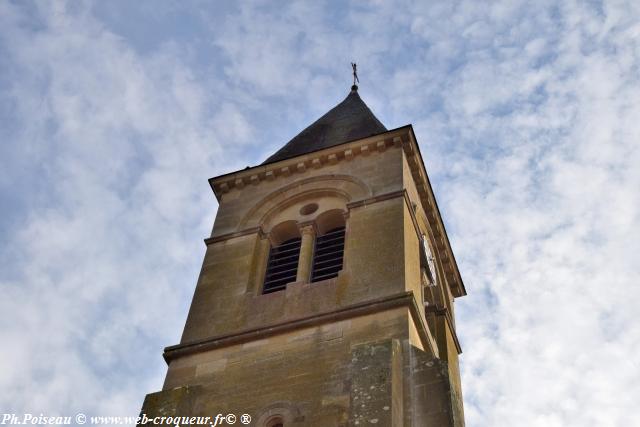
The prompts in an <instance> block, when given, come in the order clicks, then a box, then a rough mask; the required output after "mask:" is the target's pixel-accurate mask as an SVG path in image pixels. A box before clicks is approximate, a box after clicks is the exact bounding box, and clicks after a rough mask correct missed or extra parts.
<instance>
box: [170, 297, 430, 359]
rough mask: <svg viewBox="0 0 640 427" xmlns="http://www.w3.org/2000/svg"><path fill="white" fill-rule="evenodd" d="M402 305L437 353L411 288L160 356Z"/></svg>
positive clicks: (177, 347)
mask: <svg viewBox="0 0 640 427" xmlns="http://www.w3.org/2000/svg"><path fill="white" fill-rule="evenodd" d="M401 307H406V308H408V309H409V311H410V314H411V317H412V319H413V321H414V324H415V326H416V329H417V331H418V335H419V336H420V339H421V341H422V345H423V348H424V350H425V351H426V352H427V353H430V354H431V355H433V356H435V357H438V348H437V347H436V345H435V340H434V338H433V336H432V335H431V333H430V332H429V330H428V329H427V327H426V326H425V324H424V322H423V320H422V317H421V316H420V311H419V309H418V305H417V303H416V299H415V296H414V295H413V292H412V291H408V292H401V293H398V294H395V295H389V296H385V297H382V298H377V299H374V300H371V301H366V302H362V303H357V304H353V305H350V306H346V307H341V308H338V309H337V310H333V311H330V312H325V313H318V314H315V315H312V316H307V317H302V318H299V319H294V320H289V321H286V322H281V323H273V324H270V325H265V326H261V327H258V328H252V329H245V330H241V331H238V332H236V333H233V334H226V335H219V336H214V337H210V338H206V339H203V340H198V341H193V342H189V343H184V344H178V345H173V346H170V347H166V348H165V349H164V353H163V357H164V359H165V361H166V362H167V363H170V362H171V361H172V360H175V359H177V358H179V357H183V356H187V355H192V354H196V353H201V352H204V351H210V350H214V349H217V348H222V347H228V346H231V345H236V344H242V343H245V342H249V341H255V340H260V339H264V338H267V337H270V336H274V335H279V334H283V333H287V332H291V331H294V330H296V329H302V328H309V327H314V326H318V325H322V324H326V323H331V322H336V321H341V320H346V319H351V318H354V317H360V316H366V315H368V314H373V313H378V312H381V311H388V310H392V309H395V308H401Z"/></svg>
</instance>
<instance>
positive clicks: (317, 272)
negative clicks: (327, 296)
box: [311, 227, 344, 282]
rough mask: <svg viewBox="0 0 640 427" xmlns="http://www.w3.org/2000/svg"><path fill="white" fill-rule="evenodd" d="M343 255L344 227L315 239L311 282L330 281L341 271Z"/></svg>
mask: <svg viewBox="0 0 640 427" xmlns="http://www.w3.org/2000/svg"><path fill="white" fill-rule="evenodd" d="M343 255H344V227H339V228H334V229H333V230H331V231H329V232H328V233H326V234H324V235H322V236H320V237H317V238H316V249H315V252H314V254H313V270H312V272H311V281H312V282H318V281H320V280H326V279H331V278H332V277H336V276H337V275H338V272H339V271H340V270H342V257H343Z"/></svg>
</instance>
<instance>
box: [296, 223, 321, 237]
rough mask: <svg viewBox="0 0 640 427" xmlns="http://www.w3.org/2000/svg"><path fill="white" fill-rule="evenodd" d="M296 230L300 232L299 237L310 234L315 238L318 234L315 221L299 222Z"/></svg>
mask: <svg viewBox="0 0 640 427" xmlns="http://www.w3.org/2000/svg"><path fill="white" fill-rule="evenodd" d="M298 230H300V235H301V236H303V235H305V234H311V235H313V236H316V235H317V234H318V227H317V226H316V223H315V221H305V222H299V223H298Z"/></svg>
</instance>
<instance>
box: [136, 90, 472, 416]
mask: <svg viewBox="0 0 640 427" xmlns="http://www.w3.org/2000/svg"><path fill="white" fill-rule="evenodd" d="M209 182H210V184H211V188H212V189H213V192H214V193H215V196H216V198H217V199H218V202H219V208H218V213H217V217H216V219H215V224H214V226H213V231H212V233H211V236H210V237H209V238H207V239H206V240H205V243H206V245H207V250H206V254H205V257H204V262H203V265H202V271H201V272H200V277H199V279H198V283H197V286H196V290H195V294H194V296H193V301H192V303H191V308H190V310H189V315H188V317H187V321H186V325H185V327H184V332H183V334H182V339H181V340H180V344H177V345H173V346H170V347H167V348H166V349H165V351H164V358H165V360H166V362H167V364H168V366H169V367H168V372H167V376H166V379H165V382H164V386H163V389H162V391H159V392H157V393H152V394H149V395H147V397H146V399H145V401H144V405H143V409H142V412H143V413H145V414H146V415H147V416H148V417H152V416H158V415H162V416H175V415H182V416H184V415H189V416H212V417H215V416H216V414H219V413H220V414H235V415H236V416H237V417H238V419H237V421H236V422H235V424H236V425H243V424H242V423H241V420H240V418H239V416H240V415H241V414H249V415H250V416H251V424H250V425H252V426H257V427H275V426H286V427H294V426H300V427H302V426H305V427H309V426H314V427H339V426H356V425H359V426H365V425H366V426H368V425H376V426H416V427H425V426H427V427H428V426H434V427H448V426H456V427H460V426H463V425H464V417H463V409H462V395H461V388H460V373H459V370H458V355H459V354H460V352H461V350H460V344H459V343H458V339H457V336H456V326H455V316H454V304H453V303H454V298H456V297H460V296H463V295H465V294H466V292H465V288H464V285H463V283H462V279H461V277H460V273H459V271H458V268H457V265H456V261H455V258H454V256H453V252H452V250H451V246H450V244H449V240H448V238H447V234H446V232H445V228H444V224H443V221H442V218H441V216H440V212H439V211H438V205H437V204H436V200H435V198H434V194H433V191H432V189H431V185H430V183H429V178H428V177H427V173H426V170H425V166H424V163H423V161H422V156H421V155H420V150H419V147H418V144H417V141H416V137H415V134H414V132H413V128H412V127H411V125H407V126H403V127H400V128H397V129H393V130H387V129H386V128H385V127H384V125H383V124H382V123H381V122H380V121H379V120H378V119H377V118H376V117H375V116H374V115H373V113H372V112H371V111H370V110H369V108H368V107H367V106H366V105H365V103H364V102H363V101H362V99H361V98H360V96H359V95H358V88H357V86H355V85H354V86H353V87H352V88H351V92H350V93H349V94H348V96H347V97H346V99H345V100H344V101H342V102H341V103H340V104H338V105H337V106H336V107H334V108H333V109H332V110H330V111H329V112H328V113H326V114H325V115H324V116H322V117H321V118H320V119H318V120H317V121H316V122H314V123H313V124H311V125H310V126H309V127H307V128H306V129H305V130H303V131H302V132H301V133H300V134H299V135H297V136H296V137H294V138H293V139H292V140H291V141H289V142H288V143H287V144H286V145H285V146H284V147H282V148H281V149H280V150H279V151H278V152H276V153H275V154H274V155H273V156H271V157H269V158H268V159H267V160H266V161H265V162H264V163H262V164H261V165H259V166H255V167H251V168H247V169H243V170H240V171H237V172H233V173H229V174H225V175H221V176H218V177H215V178H211V179H210V181H209ZM245 421H246V418H245ZM230 424H231V423H226V424H218V425H230Z"/></svg>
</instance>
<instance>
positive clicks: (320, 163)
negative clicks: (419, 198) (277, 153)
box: [209, 125, 411, 200]
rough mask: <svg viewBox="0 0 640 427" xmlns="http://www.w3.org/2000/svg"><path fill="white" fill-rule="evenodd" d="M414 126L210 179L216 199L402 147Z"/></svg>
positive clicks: (407, 140)
mask: <svg viewBox="0 0 640 427" xmlns="http://www.w3.org/2000/svg"><path fill="white" fill-rule="evenodd" d="M410 130H411V125H407V126H403V127H401V128H397V129H393V130H390V131H387V132H384V133H380V134H377V135H373V136H370V137H367V138H362V139H358V140H355V141H351V142H345V143H344V144H340V145H336V146H333V147H328V148H324V149H321V150H317V151H313V152H310V153H307V154H303V155H300V156H297V157H293V158H290V159H286V160H281V161H277V162H273V163H268V164H265V165H259V166H254V167H251V168H247V169H243V170H240V171H236V172H231V173H228V174H224V175H220V176H217V177H213V178H210V179H209V185H210V186H211V188H212V190H213V192H214V194H215V196H216V198H217V199H218V200H220V199H221V197H223V195H224V194H225V193H227V192H229V191H232V190H233V189H238V190H241V189H242V188H244V187H245V186H247V185H258V184H259V183H260V182H261V181H264V180H267V181H271V180H274V179H277V178H278V177H288V176H290V175H293V174H296V173H303V172H306V171H307V169H320V168H322V167H324V166H326V165H334V164H336V163H338V162H342V161H351V160H353V158H354V157H356V156H368V155H369V154H370V153H372V152H374V151H380V152H382V151H385V150H386V149H387V148H390V147H394V146H395V147H401V146H402V145H403V144H405V143H407V142H409V139H410V134H409V132H410Z"/></svg>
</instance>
